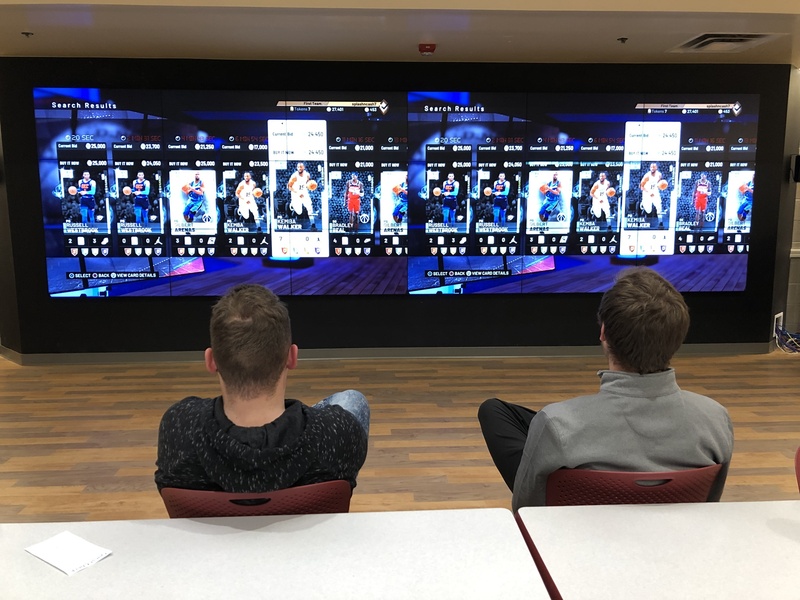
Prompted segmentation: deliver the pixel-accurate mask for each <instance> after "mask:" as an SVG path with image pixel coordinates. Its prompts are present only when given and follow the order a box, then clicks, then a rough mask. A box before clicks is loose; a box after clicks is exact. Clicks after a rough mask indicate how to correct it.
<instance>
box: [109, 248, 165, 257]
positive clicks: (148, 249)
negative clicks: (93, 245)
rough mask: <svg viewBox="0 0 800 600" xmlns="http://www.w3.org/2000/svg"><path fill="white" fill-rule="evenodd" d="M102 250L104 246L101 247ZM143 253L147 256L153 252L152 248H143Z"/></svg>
mask: <svg viewBox="0 0 800 600" xmlns="http://www.w3.org/2000/svg"><path fill="white" fill-rule="evenodd" d="M103 250H105V248H103ZM144 253H145V254H146V255H147V256H150V255H151V254H153V249H152V248H145V249H144Z"/></svg>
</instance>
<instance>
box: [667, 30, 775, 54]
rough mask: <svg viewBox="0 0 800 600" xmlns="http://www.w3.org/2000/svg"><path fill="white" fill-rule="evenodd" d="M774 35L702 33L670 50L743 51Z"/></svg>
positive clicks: (684, 51)
mask: <svg viewBox="0 0 800 600" xmlns="http://www.w3.org/2000/svg"><path fill="white" fill-rule="evenodd" d="M776 37H778V36H777V35H775V34H772V33H702V34H700V35H698V36H696V37H693V38H692V39H690V40H689V41H688V42H684V43H683V44H681V45H680V46H678V47H676V48H673V49H672V50H670V52H677V53H703V54H730V53H734V52H744V51H745V50H749V49H750V48H753V47H755V46H758V45H759V44H763V43H765V42H768V41H770V40H771V39H774V38H776Z"/></svg>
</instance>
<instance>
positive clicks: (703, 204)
mask: <svg viewBox="0 0 800 600" xmlns="http://www.w3.org/2000/svg"><path fill="white" fill-rule="evenodd" d="M710 195H711V182H710V181H709V180H708V174H707V173H701V174H700V179H698V180H697V183H695V184H694V216H695V227H697V228H698V229H702V228H703V224H704V223H705V220H706V209H707V208H708V197H709V196H710Z"/></svg>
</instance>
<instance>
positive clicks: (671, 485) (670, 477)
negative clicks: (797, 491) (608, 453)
mask: <svg viewBox="0 0 800 600" xmlns="http://www.w3.org/2000/svg"><path fill="white" fill-rule="evenodd" d="M721 468H722V465H711V466H710V467H701V468H699V469H688V470H685V471H664V472H658V473H635V472H627V473H626V472H622V471H593V470H591V469H559V470H558V471H555V472H553V473H551V474H550V476H549V477H548V478H547V489H546V499H545V502H546V504H547V505H548V506H566V505H575V504H669V503H676V502H707V501H708V497H709V495H710V494H711V488H712V486H713V485H714V482H715V481H716V479H717V476H718V475H719V472H720V469H721Z"/></svg>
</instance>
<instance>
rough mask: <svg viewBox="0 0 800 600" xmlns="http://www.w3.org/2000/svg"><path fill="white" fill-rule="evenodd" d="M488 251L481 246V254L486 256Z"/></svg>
mask: <svg viewBox="0 0 800 600" xmlns="http://www.w3.org/2000/svg"><path fill="white" fill-rule="evenodd" d="M487 250H488V249H487V248H486V246H481V254H486V252H487Z"/></svg>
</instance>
